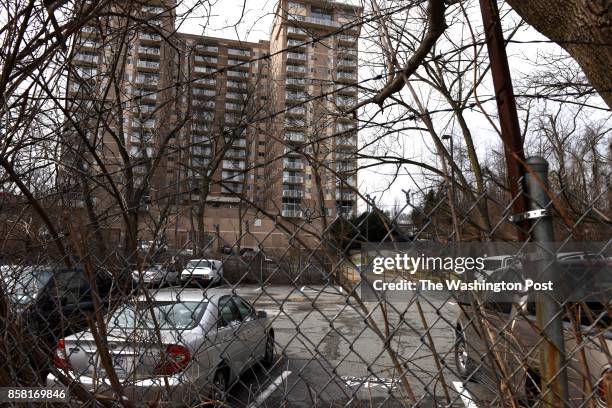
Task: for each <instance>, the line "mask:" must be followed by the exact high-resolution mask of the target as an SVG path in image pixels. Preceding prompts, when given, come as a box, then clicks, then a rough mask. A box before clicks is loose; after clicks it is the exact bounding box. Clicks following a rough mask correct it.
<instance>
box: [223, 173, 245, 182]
mask: <svg viewBox="0 0 612 408" xmlns="http://www.w3.org/2000/svg"><path fill="white" fill-rule="evenodd" d="M221 177H222V178H223V181H229V182H231V183H242V182H243V181H244V174H242V173H236V172H232V171H222V172H221Z"/></svg>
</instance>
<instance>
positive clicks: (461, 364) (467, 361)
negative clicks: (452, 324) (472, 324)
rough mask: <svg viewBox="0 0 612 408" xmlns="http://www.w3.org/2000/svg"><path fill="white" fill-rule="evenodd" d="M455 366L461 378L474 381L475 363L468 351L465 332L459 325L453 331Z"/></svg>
mask: <svg viewBox="0 0 612 408" xmlns="http://www.w3.org/2000/svg"><path fill="white" fill-rule="evenodd" d="M455 333H456V334H455V347H454V352H455V366H456V367H457V371H458V373H459V375H460V376H461V378H463V379H464V380H467V379H468V378H469V380H470V381H476V379H475V378H474V371H476V367H477V365H476V363H475V361H474V360H473V359H472V358H471V357H470V355H469V353H468V344H467V341H466V339H465V332H464V330H463V328H462V327H461V325H457V327H456V331H455Z"/></svg>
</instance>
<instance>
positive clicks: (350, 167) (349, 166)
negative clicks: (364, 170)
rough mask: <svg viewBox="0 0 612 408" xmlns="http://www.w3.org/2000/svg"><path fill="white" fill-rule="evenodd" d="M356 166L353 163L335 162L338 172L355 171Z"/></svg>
mask: <svg viewBox="0 0 612 408" xmlns="http://www.w3.org/2000/svg"><path fill="white" fill-rule="evenodd" d="M356 167H357V166H355V163H336V170H337V171H339V172H351V171H355V169H356Z"/></svg>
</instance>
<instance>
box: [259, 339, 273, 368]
mask: <svg viewBox="0 0 612 408" xmlns="http://www.w3.org/2000/svg"><path fill="white" fill-rule="evenodd" d="M261 363H262V364H263V366H264V367H270V366H272V364H274V336H273V335H272V334H268V335H267V336H266V350H265V352H264V356H263V359H262V360H261Z"/></svg>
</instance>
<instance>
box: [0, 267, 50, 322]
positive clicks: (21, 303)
mask: <svg viewBox="0 0 612 408" xmlns="http://www.w3.org/2000/svg"><path fill="white" fill-rule="evenodd" d="M52 274H53V268H51V267H49V266H29V265H28V266H24V265H2V266H0V276H1V277H2V280H1V281H0V284H2V286H3V289H4V291H5V293H6V294H7V295H8V298H9V301H10V302H11V304H12V306H13V308H14V310H15V311H17V312H20V311H21V310H22V309H23V308H25V307H26V306H27V305H29V304H30V303H32V302H33V301H34V300H35V299H36V296H37V295H38V292H39V291H40V290H41V289H42V288H43V287H44V286H45V284H46V283H47V281H48V280H49V279H50V278H51V275H52Z"/></svg>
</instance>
